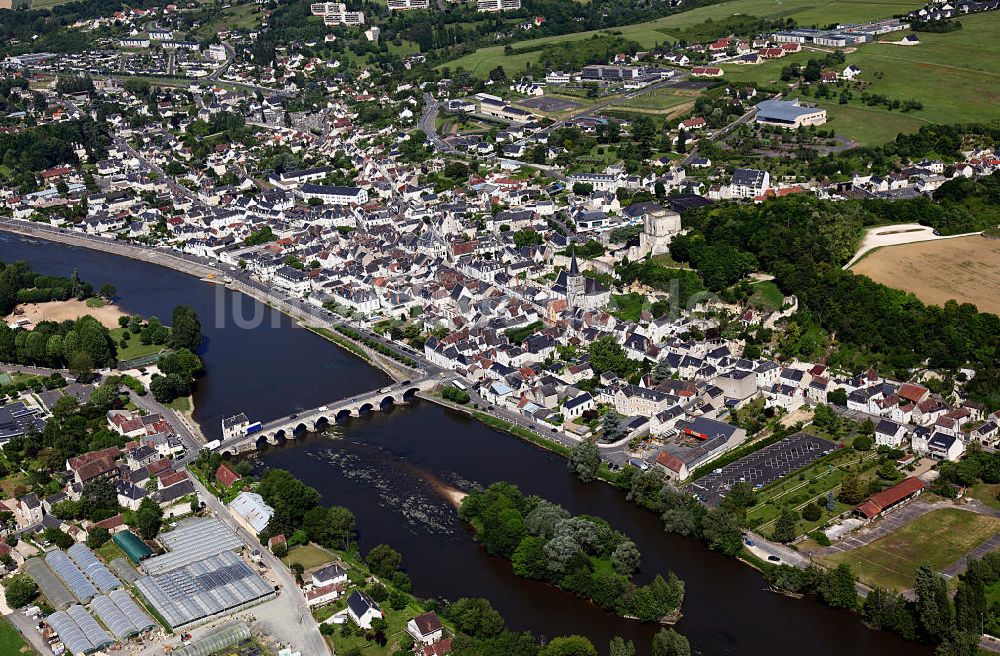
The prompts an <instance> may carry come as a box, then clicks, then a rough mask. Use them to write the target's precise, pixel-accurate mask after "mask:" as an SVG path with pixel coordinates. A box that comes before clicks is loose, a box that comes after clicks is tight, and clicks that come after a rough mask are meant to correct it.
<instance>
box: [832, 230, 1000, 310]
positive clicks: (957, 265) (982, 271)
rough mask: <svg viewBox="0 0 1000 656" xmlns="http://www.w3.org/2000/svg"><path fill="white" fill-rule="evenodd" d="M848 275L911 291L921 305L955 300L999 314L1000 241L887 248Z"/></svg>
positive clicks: (973, 240)
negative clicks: (859, 276)
mask: <svg viewBox="0 0 1000 656" xmlns="http://www.w3.org/2000/svg"><path fill="white" fill-rule="evenodd" d="M851 270H852V271H854V272H855V273H859V274H863V275H866V276H868V277H869V278H871V279H872V280H875V281H876V282H880V283H882V284H884V285H888V286H890V287H895V288H897V289H902V290H905V291H908V292H913V293H914V294H916V296H917V298H919V299H920V300H922V301H923V302H924V303H930V304H933V305H944V303H945V302H946V301H948V300H951V299H955V300H956V301H958V302H960V303H974V304H975V305H976V307H978V308H979V309H980V310H981V311H983V312H992V313H994V314H1000V295H998V294H997V290H998V289H1000V241H998V240H995V239H985V238H983V237H980V236H978V235H976V236H971V237H958V238H955V239H939V240H936V241H925V242H917V243H914V244H902V245H899V246H887V247H885V248H882V249H880V250H878V251H877V252H874V253H870V254H869V255H868V256H867V257H865V258H864V259H862V260H861V261H860V262H858V263H857V264H855V265H854V266H853V267H852V269H851Z"/></svg>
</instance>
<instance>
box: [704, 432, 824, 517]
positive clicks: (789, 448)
mask: <svg viewBox="0 0 1000 656" xmlns="http://www.w3.org/2000/svg"><path fill="white" fill-rule="evenodd" d="M836 448H837V445H836V444H834V443H833V442H830V441H829V440H824V439H822V438H819V437H816V436H815V435H810V434H809V433H796V434H795V435H791V436H789V437H786V438H785V439H783V440H781V441H780V442H776V443H775V444H772V445H770V446H766V447H764V448H763V449H761V450H760V451H757V452H755V453H751V454H750V455H748V456H745V457H743V458H740V459H739V460H737V461H736V462H734V463H732V464H729V465H726V466H725V467H723V468H721V469H717V470H715V471H714V472H712V473H711V474H709V475H708V476H705V477H704V478H702V479H700V480H698V481H697V482H695V483H692V484H691V485H690V486H689V487H690V490H691V492H692V493H693V494H696V495H698V498H699V499H700V500H701V501H703V502H704V503H705V504H707V505H709V506H717V505H718V504H719V502H720V501H722V498H723V497H724V496H726V493H727V492H729V490H731V489H732V487H733V485H735V484H736V483H740V482H745V483H749V484H750V485H752V486H753V487H754V489H760V488H762V487H765V486H767V485H770V484H771V483H773V482H775V481H776V480H778V479H779V478H781V477H783V476H787V475H788V474H790V473H792V472H793V471H795V470H797V469H801V468H802V467H805V466H806V465H809V464H811V463H813V462H816V461H817V460H819V459H820V458H821V457H823V456H824V455H826V454H828V453H831V452H833V450H834V449H836Z"/></svg>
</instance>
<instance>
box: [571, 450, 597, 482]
mask: <svg viewBox="0 0 1000 656" xmlns="http://www.w3.org/2000/svg"><path fill="white" fill-rule="evenodd" d="M600 466H601V452H600V450H599V449H598V448H597V443H596V442H595V441H594V440H583V441H582V442H580V443H579V444H577V445H576V446H574V447H573V449H572V451H570V454H569V462H568V463H567V467H568V468H569V470H570V471H571V472H573V473H574V474H576V477H577V478H579V479H580V480H581V481H583V482H584V483H589V482H591V481H593V480H594V479H595V478H596V477H597V469H598V467H600Z"/></svg>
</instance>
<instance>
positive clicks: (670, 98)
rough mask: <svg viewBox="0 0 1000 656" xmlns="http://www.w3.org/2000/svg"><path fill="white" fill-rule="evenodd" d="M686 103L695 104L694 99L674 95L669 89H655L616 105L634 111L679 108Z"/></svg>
mask: <svg viewBox="0 0 1000 656" xmlns="http://www.w3.org/2000/svg"><path fill="white" fill-rule="evenodd" d="M686 102H694V99H693V98H692V97H691V96H689V95H682V94H679V93H673V92H671V91H670V90H669V89H655V90H653V91H649V92H647V93H644V94H642V95H641V96H636V97H635V98H630V99H629V100H622V101H621V102H619V103H615V105H616V106H619V107H630V108H633V109H658V110H665V109H670V108H672V107H677V106H678V105H683V104H684V103H686Z"/></svg>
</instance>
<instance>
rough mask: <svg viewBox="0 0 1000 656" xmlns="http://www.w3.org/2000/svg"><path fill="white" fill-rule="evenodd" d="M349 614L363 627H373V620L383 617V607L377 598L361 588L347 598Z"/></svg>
mask: <svg viewBox="0 0 1000 656" xmlns="http://www.w3.org/2000/svg"><path fill="white" fill-rule="evenodd" d="M347 615H348V616H349V617H350V618H351V620H353V621H354V623H355V624H357V625H358V626H360V627H361V628H362V629H370V628H372V620H374V619H379V618H381V617H382V609H381V608H379V606H378V604H377V603H375V600H374V599H372V598H371V597H369V596H368V595H366V594H365V593H364V592H361V591H360V590H355V591H354V592H352V593H351V596H350V597H348V598H347Z"/></svg>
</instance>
